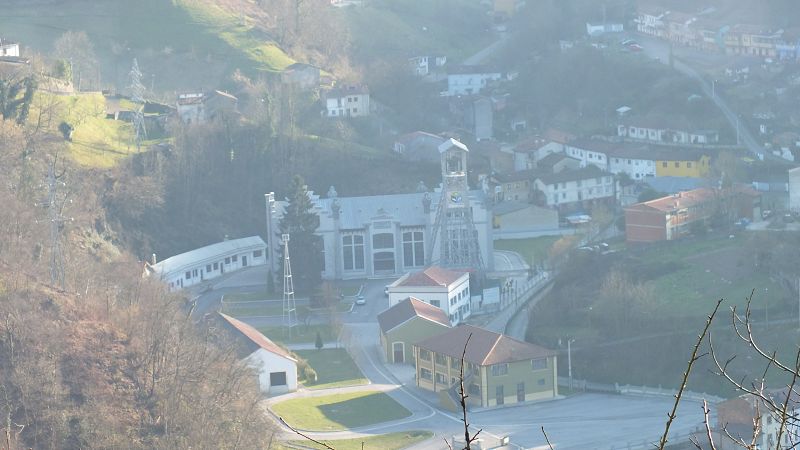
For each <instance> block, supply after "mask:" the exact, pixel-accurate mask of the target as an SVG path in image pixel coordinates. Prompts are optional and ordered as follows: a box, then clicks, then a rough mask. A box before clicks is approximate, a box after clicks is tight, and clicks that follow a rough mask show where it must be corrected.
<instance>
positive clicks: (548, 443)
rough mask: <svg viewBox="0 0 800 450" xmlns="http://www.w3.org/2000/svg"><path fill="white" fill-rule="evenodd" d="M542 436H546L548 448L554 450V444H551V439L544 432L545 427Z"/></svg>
mask: <svg viewBox="0 0 800 450" xmlns="http://www.w3.org/2000/svg"><path fill="white" fill-rule="evenodd" d="M542 434H543V435H544V440H545V441H547V447H549V448H550V450H553V444H551V443H550V438H549V437H547V432H546V431H544V425H543V426H542Z"/></svg>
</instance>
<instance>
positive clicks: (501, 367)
mask: <svg viewBox="0 0 800 450" xmlns="http://www.w3.org/2000/svg"><path fill="white" fill-rule="evenodd" d="M503 375H508V364H505V363H503V364H492V376H495V377H499V376H503Z"/></svg>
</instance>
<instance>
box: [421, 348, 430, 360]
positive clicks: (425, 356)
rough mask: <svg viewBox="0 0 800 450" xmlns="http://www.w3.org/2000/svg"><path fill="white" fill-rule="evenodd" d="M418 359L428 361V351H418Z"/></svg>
mask: <svg viewBox="0 0 800 450" xmlns="http://www.w3.org/2000/svg"><path fill="white" fill-rule="evenodd" d="M419 359H421V360H423V361H430V360H431V352H429V351H428V350H423V349H419Z"/></svg>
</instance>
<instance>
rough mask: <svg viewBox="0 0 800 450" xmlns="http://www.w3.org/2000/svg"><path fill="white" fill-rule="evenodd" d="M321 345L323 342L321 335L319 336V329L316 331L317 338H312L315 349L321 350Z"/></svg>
mask: <svg viewBox="0 0 800 450" xmlns="http://www.w3.org/2000/svg"><path fill="white" fill-rule="evenodd" d="M323 345H324V344H323V343H322V336H320V335H319V331H317V338H316V339H315V340H314V347H316V348H317V350H322V346H323Z"/></svg>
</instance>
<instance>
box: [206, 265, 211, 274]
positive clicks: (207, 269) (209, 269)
mask: <svg viewBox="0 0 800 450" xmlns="http://www.w3.org/2000/svg"><path fill="white" fill-rule="evenodd" d="M208 272H211V264H207V265H206V273H208Z"/></svg>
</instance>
